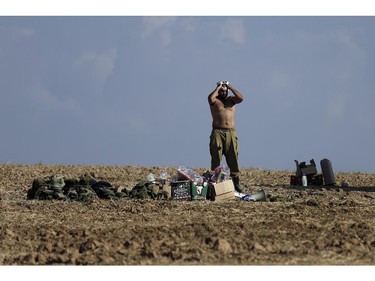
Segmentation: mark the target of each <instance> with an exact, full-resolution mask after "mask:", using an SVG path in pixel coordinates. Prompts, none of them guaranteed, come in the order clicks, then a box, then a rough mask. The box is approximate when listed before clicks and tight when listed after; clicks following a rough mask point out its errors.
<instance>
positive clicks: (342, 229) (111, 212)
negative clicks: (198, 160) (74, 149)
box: [0, 164, 375, 265]
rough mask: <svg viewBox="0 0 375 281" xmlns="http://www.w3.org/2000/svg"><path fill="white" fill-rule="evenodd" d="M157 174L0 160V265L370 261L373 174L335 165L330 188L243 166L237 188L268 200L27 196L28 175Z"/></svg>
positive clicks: (129, 181) (123, 180)
mask: <svg viewBox="0 0 375 281" xmlns="http://www.w3.org/2000/svg"><path fill="white" fill-rule="evenodd" d="M167 170H168V172H169V174H174V173H175V171H176V167H171V168H168V169H167ZM160 171H161V168H160V167H130V166H76V165H65V166H63V165H55V166H51V165H42V164H38V165H15V164H0V196H1V198H0V199H1V200H0V206H1V217H0V241H1V242H0V243H1V244H0V250H1V251H0V264H1V265H62V264H64V265H374V264H375V218H374V214H375V193H374V191H375V174H366V173H339V172H338V173H336V174H335V177H336V182H337V183H338V186H337V187H331V188H328V187H324V186H320V187H306V188H302V187H290V186H289V183H290V176H291V175H293V174H294V171H265V170H258V169H244V170H242V174H241V179H242V186H243V187H244V189H245V191H246V192H249V193H253V192H256V191H257V190H258V189H260V188H263V189H264V190H265V191H266V193H267V195H268V199H267V201H266V202H245V201H241V200H232V201H226V202H216V201H215V202H212V201H207V200H206V201H191V202H179V201H172V200H169V201H161V200H160V201H158V200H127V199H119V200H102V199H98V200H94V202H92V203H82V202H76V201H37V200H27V199H26V194H27V190H28V189H29V188H30V187H31V184H32V181H33V179H34V178H37V177H44V176H48V175H52V174H56V173H61V174H63V175H64V176H66V177H67V178H77V177H79V176H80V175H82V174H85V173H94V174H95V176H96V178H97V179H102V180H106V181H109V182H111V183H112V184H113V185H116V186H118V187H119V188H121V187H133V186H135V185H136V184H137V183H138V182H140V181H142V180H145V179H146V177H147V175H148V174H149V173H150V172H153V173H155V174H158V173H159V172H160ZM195 171H197V172H199V173H203V172H205V169H203V168H199V169H198V168H197V169H195ZM341 182H347V183H348V184H349V187H341V186H340V184H341Z"/></svg>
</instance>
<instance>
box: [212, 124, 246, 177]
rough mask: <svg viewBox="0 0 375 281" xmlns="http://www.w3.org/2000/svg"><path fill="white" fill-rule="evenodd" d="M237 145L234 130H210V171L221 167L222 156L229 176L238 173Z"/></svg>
mask: <svg viewBox="0 0 375 281" xmlns="http://www.w3.org/2000/svg"><path fill="white" fill-rule="evenodd" d="M238 151H239V143H238V138H237V134H236V130H235V129H212V131H211V135H210V154H211V170H214V169H215V168H216V167H218V166H220V165H221V160H222V157H223V155H224V156H225V160H226V162H227V164H228V167H229V169H230V174H231V176H237V175H238V173H239V172H240V168H239V164H238Z"/></svg>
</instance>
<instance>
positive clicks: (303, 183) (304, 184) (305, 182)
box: [302, 174, 307, 186]
mask: <svg viewBox="0 0 375 281" xmlns="http://www.w3.org/2000/svg"><path fill="white" fill-rule="evenodd" d="M302 185H303V186H307V177H306V175H305V174H303V175H302Z"/></svg>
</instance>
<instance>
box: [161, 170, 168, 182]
mask: <svg viewBox="0 0 375 281" xmlns="http://www.w3.org/2000/svg"><path fill="white" fill-rule="evenodd" d="M160 179H161V183H162V184H165V183H166V181H167V172H166V171H162V172H160Z"/></svg>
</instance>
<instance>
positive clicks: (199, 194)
mask: <svg viewBox="0 0 375 281" xmlns="http://www.w3.org/2000/svg"><path fill="white" fill-rule="evenodd" d="M207 190H208V185H206V186H200V185H198V186H197V185H196V184H195V183H192V184H191V198H192V199H193V200H206V197H207Z"/></svg>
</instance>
